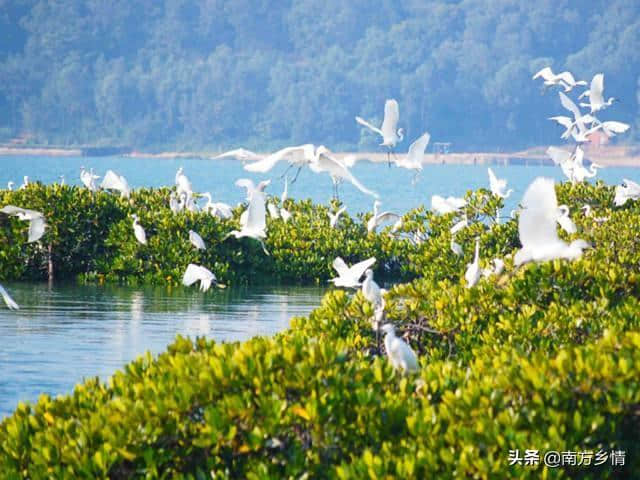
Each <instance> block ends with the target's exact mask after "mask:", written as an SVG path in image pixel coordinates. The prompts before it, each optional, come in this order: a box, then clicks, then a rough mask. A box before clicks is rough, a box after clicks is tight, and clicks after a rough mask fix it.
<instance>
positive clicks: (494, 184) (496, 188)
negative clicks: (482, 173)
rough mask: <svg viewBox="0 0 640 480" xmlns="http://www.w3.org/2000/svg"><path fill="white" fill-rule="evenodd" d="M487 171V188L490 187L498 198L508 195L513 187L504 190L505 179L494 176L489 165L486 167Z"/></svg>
mask: <svg viewBox="0 0 640 480" xmlns="http://www.w3.org/2000/svg"><path fill="white" fill-rule="evenodd" d="M487 171H488V173H489V188H490V189H491V193H493V194H494V195H495V196H496V197H500V198H507V197H509V195H511V193H513V189H512V188H510V189H509V190H507V191H506V192H505V190H506V188H507V181H506V180H505V179H503V178H498V177H496V175H495V173H493V170H491V167H489V168H487Z"/></svg>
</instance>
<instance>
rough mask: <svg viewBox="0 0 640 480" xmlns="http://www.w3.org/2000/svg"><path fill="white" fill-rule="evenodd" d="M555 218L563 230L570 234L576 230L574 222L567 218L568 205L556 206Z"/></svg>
mask: <svg viewBox="0 0 640 480" xmlns="http://www.w3.org/2000/svg"><path fill="white" fill-rule="evenodd" d="M556 220H557V222H558V223H559V224H560V226H561V227H562V229H563V230H564V231H565V232H567V233H569V234H571V233H576V232H577V231H578V229H577V228H576V224H575V223H573V220H571V219H570V218H569V207H568V206H567V205H560V206H559V207H558V216H557V217H556Z"/></svg>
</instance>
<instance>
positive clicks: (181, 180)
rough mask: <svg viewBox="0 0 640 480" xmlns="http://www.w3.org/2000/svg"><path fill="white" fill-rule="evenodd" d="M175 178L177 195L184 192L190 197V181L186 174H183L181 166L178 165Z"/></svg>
mask: <svg viewBox="0 0 640 480" xmlns="http://www.w3.org/2000/svg"><path fill="white" fill-rule="evenodd" d="M175 180H176V192H178V195H180V194H181V193H186V194H187V197H190V196H192V195H193V188H192V187H191V182H190V181H189V179H188V178H187V176H186V175H185V174H184V172H183V170H182V167H180V168H179V169H178V171H177V172H176V178H175Z"/></svg>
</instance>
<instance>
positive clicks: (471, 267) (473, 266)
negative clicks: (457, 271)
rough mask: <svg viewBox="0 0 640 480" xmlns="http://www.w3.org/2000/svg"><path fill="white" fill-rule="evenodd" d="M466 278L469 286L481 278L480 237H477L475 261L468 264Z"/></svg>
mask: <svg viewBox="0 0 640 480" xmlns="http://www.w3.org/2000/svg"><path fill="white" fill-rule="evenodd" d="M464 278H465V280H466V281H467V288H471V287H473V286H474V285H475V284H476V283H478V280H480V238H478V237H476V253H475V257H474V259H473V263H470V264H468V265H467V271H466V272H465V274H464Z"/></svg>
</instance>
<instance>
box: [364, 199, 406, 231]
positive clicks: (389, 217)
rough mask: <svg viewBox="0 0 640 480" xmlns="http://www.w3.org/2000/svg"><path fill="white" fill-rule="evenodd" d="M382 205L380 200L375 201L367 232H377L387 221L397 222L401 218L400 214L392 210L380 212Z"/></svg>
mask: <svg viewBox="0 0 640 480" xmlns="http://www.w3.org/2000/svg"><path fill="white" fill-rule="evenodd" d="M380 205H382V203H381V202H380V201H379V200H376V201H374V202H373V215H372V216H371V218H370V219H369V221H368V222H367V232H369V233H371V232H375V231H376V228H378V227H379V226H380V225H382V224H383V223H385V222H397V221H398V220H400V215H398V214H396V213H392V212H380V213H378V207H379V206H380Z"/></svg>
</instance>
